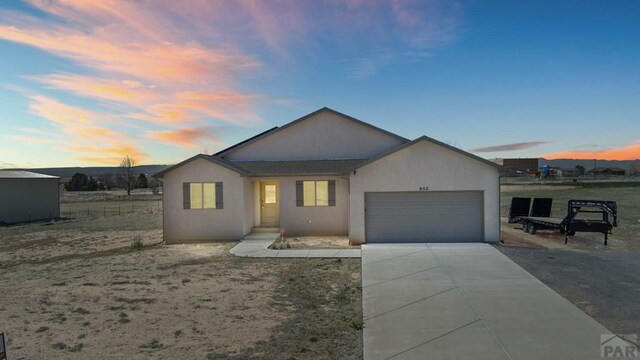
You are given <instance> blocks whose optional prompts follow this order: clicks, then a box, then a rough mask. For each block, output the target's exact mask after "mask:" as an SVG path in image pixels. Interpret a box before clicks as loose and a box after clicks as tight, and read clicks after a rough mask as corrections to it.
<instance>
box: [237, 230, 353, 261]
mask: <svg viewBox="0 0 640 360" xmlns="http://www.w3.org/2000/svg"><path fill="white" fill-rule="evenodd" d="M278 238H280V234H278V233H251V234H249V235H247V236H245V238H244V239H242V241H240V243H239V244H238V245H236V246H234V247H233V248H232V249H231V250H230V252H231V253H232V254H233V255H236V256H246V257H278V258H359V257H360V249H326V250H325V249H321V250H320V249H319V250H296V249H291V250H271V249H269V245H271V244H272V243H273V242H274V241H276V240H278Z"/></svg>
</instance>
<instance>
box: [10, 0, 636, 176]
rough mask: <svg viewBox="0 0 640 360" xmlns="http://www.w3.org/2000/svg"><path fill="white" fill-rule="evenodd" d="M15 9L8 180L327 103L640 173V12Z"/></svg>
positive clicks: (501, 149) (205, 138)
mask: <svg viewBox="0 0 640 360" xmlns="http://www.w3.org/2000/svg"><path fill="white" fill-rule="evenodd" d="M189 5H190V6H179V5H178V4H176V3H175V2H171V1H154V2H152V1H139V2H130V1H101V2H95V3H93V2H83V1H80V0H64V1H57V2H53V3H52V2H49V1H45V0H31V1H26V2H22V1H6V2H3V3H2V4H1V5H0V54H2V58H1V59H2V60H0V102H1V103H0V108H1V109H2V110H1V112H0V126H1V128H2V129H3V131H2V132H1V133H0V168H2V167H13V166H27V167H47V166H84V165H96V164H107V165H108V164H113V165H116V164H117V163H118V159H119V158H121V157H122V156H124V155H126V154H129V155H132V156H133V157H134V158H136V159H137V160H138V162H139V163H147V164H150V163H174V162H178V161H180V160H182V159H184V158H186V157H189V156H191V155H193V154H195V153H198V152H204V151H207V152H210V153H212V152H215V151H216V150H218V149H220V148H223V147H226V146H228V145H231V144H233V143H235V142H237V141H240V140H242V139H244V138H246V137H249V136H252V135H253V134H256V133H258V132H261V131H263V130H265V129H267V128H270V127H272V126H276V125H282V124H285V123H287V122H289V121H291V120H294V119H296V118H298V117H300V116H303V115H305V114H307V113H309V112H312V111H314V110H316V109H318V108H320V107H323V106H328V107H331V108H333V109H335V110H338V111H341V112H344V113H346V114H349V115H351V116H354V117H357V118H359V119H361V120H364V121H367V122H370V123H372V124H374V125H376V126H380V127H382V128H385V129H387V130H390V131H392V132H396V133H398V134H400V135H402V136H405V137H408V138H415V137H418V136H420V135H422V134H425V135H427V136H430V137H434V138H436V139H439V140H441V141H444V142H447V143H449V144H452V145H454V146H457V147H460V148H462V149H465V150H468V151H472V152H474V153H475V154H477V155H480V156H483V157H485V158H495V157H528V156H540V155H546V156H548V157H565V156H570V157H577V158H580V157H581V158H594V157H598V158H608V159H634V158H640V36H639V35H640V22H639V21H637V19H640V2H638V1H615V2H610V1H563V2H552V1H548V2H547V1H530V2H524V1H519V2H507V1H504V2H502V1H461V2H452V1H399V0H396V1H363V0H351V1H345V2H343V1H325V2H298V1H273V2H258V1H238V2H225V1H217V2H216V1H204V0H203V1H190V2H189Z"/></svg>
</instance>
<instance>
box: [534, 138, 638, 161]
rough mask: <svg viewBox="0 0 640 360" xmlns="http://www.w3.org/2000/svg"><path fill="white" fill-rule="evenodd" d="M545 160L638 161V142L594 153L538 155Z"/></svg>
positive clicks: (572, 152)
mask: <svg viewBox="0 0 640 360" xmlns="http://www.w3.org/2000/svg"><path fill="white" fill-rule="evenodd" d="M540 157H543V158H545V159H549V160H553V159H582V160H592V159H598V160H636V159H640V142H639V143H636V144H631V145H628V146H623V147H619V148H612V149H603V150H594V151H580V150H578V151H575V150H569V151H560V152H555V153H550V154H543V155H540Z"/></svg>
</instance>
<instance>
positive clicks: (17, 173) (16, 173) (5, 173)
mask: <svg viewBox="0 0 640 360" xmlns="http://www.w3.org/2000/svg"><path fill="white" fill-rule="evenodd" d="M0 179H59V177H57V176H51V175H45V174H38V173H34V172H31V171H22V170H0Z"/></svg>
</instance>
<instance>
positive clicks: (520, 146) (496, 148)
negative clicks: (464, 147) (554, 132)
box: [469, 141, 551, 153]
mask: <svg viewBox="0 0 640 360" xmlns="http://www.w3.org/2000/svg"><path fill="white" fill-rule="evenodd" d="M550 142H551V141H528V142H519V143H513V144H503V145H492V146H485V147H479V148H475V149H471V150H469V151H471V152H478V153H487V152H502V151H514V150H524V149H530V148H532V147H536V146H540V145H544V144H549V143H550Z"/></svg>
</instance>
